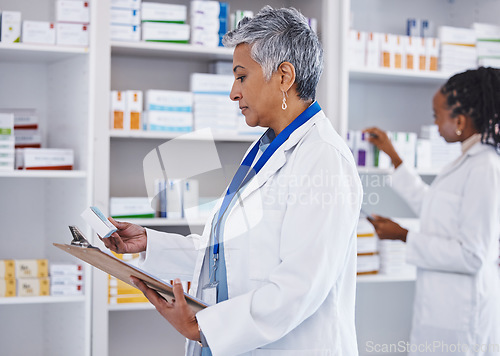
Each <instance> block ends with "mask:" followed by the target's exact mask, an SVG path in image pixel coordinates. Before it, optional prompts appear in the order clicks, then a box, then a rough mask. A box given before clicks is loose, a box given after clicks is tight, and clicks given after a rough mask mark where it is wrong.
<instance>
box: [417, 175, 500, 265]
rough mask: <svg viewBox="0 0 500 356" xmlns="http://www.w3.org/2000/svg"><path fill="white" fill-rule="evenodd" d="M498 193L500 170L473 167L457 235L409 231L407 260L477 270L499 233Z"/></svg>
mask: <svg viewBox="0 0 500 356" xmlns="http://www.w3.org/2000/svg"><path fill="white" fill-rule="evenodd" d="M499 197H500V174H498V171H495V170H493V169H487V168H486V167H477V168H476V169H474V170H472V171H471V172H470V174H469V177H468V178H467V181H466V185H465V187H464V191H463V197H462V201H461V203H460V210H459V218H458V219H457V221H458V228H457V231H458V235H457V236H434V235H429V234H425V233H412V232H410V233H409V234H408V237H407V246H408V248H407V262H409V263H412V264H415V265H417V266H418V267H421V268H426V269H433V270H439V271H446V272H456V273H466V274H475V273H476V272H478V270H479V269H480V268H481V267H482V266H483V264H484V262H485V260H486V259H487V258H488V256H491V253H492V247H493V246H496V245H495V244H496V243H497V240H498V236H499V233H500V231H499V229H500V228H499V217H500V211H499V210H500V208H499V203H498V199H499ZM436 218H438V217H436ZM496 253H498V251H495V252H494V254H496ZM494 257H495V255H494Z"/></svg>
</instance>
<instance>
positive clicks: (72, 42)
mask: <svg viewBox="0 0 500 356" xmlns="http://www.w3.org/2000/svg"><path fill="white" fill-rule="evenodd" d="M56 44H57V45H61V46H78V47H88V45H89V25H83V24H75V23H57V24H56Z"/></svg>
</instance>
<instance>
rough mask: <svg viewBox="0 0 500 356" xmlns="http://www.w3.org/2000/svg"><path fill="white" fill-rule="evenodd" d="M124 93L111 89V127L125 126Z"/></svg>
mask: <svg viewBox="0 0 500 356" xmlns="http://www.w3.org/2000/svg"><path fill="white" fill-rule="evenodd" d="M125 98H126V97H125V93H124V92H122V91H119V90H113V91H111V118H110V119H111V121H110V122H111V129H114V130H123V129H124V128H125V122H124V117H125Z"/></svg>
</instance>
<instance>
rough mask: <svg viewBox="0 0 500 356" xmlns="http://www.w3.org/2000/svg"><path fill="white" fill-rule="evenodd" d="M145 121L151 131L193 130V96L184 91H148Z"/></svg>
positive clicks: (178, 131) (179, 131)
mask: <svg viewBox="0 0 500 356" xmlns="http://www.w3.org/2000/svg"><path fill="white" fill-rule="evenodd" d="M145 110H146V111H145V121H146V126H147V130H149V131H167V132H177V133H183V132H190V131H192V130H193V94H192V93H191V92H184V91H172V90H148V91H146V105H145Z"/></svg>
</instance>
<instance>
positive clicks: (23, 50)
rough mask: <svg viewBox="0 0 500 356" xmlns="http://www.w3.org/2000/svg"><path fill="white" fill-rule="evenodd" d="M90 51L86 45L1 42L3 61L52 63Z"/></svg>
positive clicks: (0, 52) (0, 53) (1, 57)
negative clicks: (69, 45)
mask: <svg viewBox="0 0 500 356" xmlns="http://www.w3.org/2000/svg"><path fill="white" fill-rule="evenodd" d="M88 53H89V50H88V48H86V47H63V46H55V45H54V46H51V45H32V44H26V43H0V61H1V62H36V63H40V62H42V63H50V62H56V61H60V60H64V59H67V58H71V57H74V56H77V55H86V54H88Z"/></svg>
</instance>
